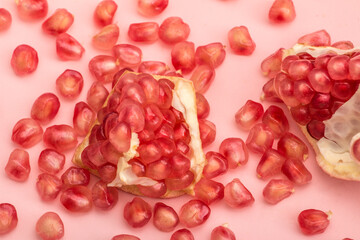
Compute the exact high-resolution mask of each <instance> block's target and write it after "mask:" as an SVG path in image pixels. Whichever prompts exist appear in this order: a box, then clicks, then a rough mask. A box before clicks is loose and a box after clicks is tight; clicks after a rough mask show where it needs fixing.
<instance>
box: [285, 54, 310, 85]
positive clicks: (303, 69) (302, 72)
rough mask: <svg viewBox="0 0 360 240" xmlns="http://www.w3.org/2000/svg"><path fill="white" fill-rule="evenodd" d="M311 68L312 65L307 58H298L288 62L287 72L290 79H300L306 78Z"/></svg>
mask: <svg viewBox="0 0 360 240" xmlns="http://www.w3.org/2000/svg"><path fill="white" fill-rule="evenodd" d="M312 69H313V65H312V63H311V62H310V61H309V60H306V59H299V60H295V61H292V62H291V63H290V64H289V69H288V73H289V76H290V77H291V79H293V80H295V81H296V80H301V79H306V77H307V75H308V74H309V72H310V71H311V70H312Z"/></svg>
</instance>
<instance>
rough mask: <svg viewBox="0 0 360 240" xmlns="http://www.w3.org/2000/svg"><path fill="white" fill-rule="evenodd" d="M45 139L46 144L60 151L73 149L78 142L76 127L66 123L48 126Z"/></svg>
mask: <svg viewBox="0 0 360 240" xmlns="http://www.w3.org/2000/svg"><path fill="white" fill-rule="evenodd" d="M43 140H44V143H45V145H47V146H48V147H51V148H54V149H55V150H57V151H59V152H64V151H67V150H70V149H73V148H75V147H76V145H77V143H78V141H77V134H76V132H75V130H74V128H72V127H70V126H68V125H64V124H63V125H53V126H51V127H48V128H47V129H46V130H45V132H44V136H43Z"/></svg>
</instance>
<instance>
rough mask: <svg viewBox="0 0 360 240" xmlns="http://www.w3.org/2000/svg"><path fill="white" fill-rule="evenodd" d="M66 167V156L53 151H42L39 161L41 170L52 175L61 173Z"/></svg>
mask: <svg viewBox="0 0 360 240" xmlns="http://www.w3.org/2000/svg"><path fill="white" fill-rule="evenodd" d="M64 165H65V155H64V154H62V153H59V152H57V151H56V150H53V149H49V148H47V149H44V150H43V151H41V153H40V155H39V159H38V166H39V169H40V170H41V171H43V172H46V173H50V174H57V173H59V172H60V171H61V170H62V169H63V168H64Z"/></svg>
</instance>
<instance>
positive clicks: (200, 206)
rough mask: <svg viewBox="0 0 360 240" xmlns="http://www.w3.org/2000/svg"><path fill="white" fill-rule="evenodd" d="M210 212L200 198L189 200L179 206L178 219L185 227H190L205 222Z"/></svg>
mask: <svg viewBox="0 0 360 240" xmlns="http://www.w3.org/2000/svg"><path fill="white" fill-rule="evenodd" d="M210 213H211V210H210V208H209V206H208V205H207V204H206V203H204V202H202V201H200V200H190V201H189V202H187V203H185V204H184V205H183V206H182V207H181V209H180V211H179V220H180V222H181V224H183V225H184V226H186V227H187V228H192V227H196V226H199V225H201V224H203V223H204V222H206V220H207V219H208V218H209V216H210ZM187 235H188V234H187Z"/></svg>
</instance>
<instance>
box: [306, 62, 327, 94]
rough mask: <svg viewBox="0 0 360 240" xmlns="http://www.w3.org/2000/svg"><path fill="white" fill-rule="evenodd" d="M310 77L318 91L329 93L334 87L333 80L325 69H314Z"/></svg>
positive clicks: (312, 85) (312, 84)
mask: <svg viewBox="0 0 360 240" xmlns="http://www.w3.org/2000/svg"><path fill="white" fill-rule="evenodd" d="M308 79H309V82H310V84H311V87H312V88H313V89H314V90H315V91H316V92H320V93H329V92H330V90H331V88H332V81H331V79H330V77H329V75H328V74H327V72H326V71H325V70H324V69H318V68H314V69H312V70H311V71H310V73H309V74H308Z"/></svg>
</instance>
